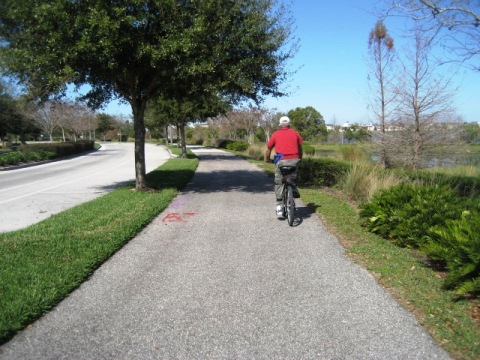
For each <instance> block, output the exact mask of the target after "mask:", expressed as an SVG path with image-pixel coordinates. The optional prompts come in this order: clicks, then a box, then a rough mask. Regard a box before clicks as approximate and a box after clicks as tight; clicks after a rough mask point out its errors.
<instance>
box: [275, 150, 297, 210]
mask: <svg viewBox="0 0 480 360" xmlns="http://www.w3.org/2000/svg"><path fill="white" fill-rule="evenodd" d="M299 162H300V159H288V160H280V161H279V162H278V163H277V164H276V165H275V186H274V188H275V196H276V198H277V204H281V203H282V194H283V186H284V185H283V184H282V177H283V175H282V173H281V172H280V166H281V165H288V166H298V163H299ZM290 179H291V180H292V181H293V182H295V180H296V179H297V171H294V172H293V173H292V174H290Z"/></svg>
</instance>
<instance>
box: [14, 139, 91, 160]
mask: <svg viewBox="0 0 480 360" xmlns="http://www.w3.org/2000/svg"><path fill="white" fill-rule="evenodd" d="M94 145H95V142H94V141H93V140H79V141H75V142H52V143H39V144H28V145H22V146H19V147H18V148H17V151H20V152H23V153H25V152H38V151H49V152H53V153H54V154H55V157H62V156H69V155H75V154H80V153H82V152H85V151H90V150H93V149H94Z"/></svg>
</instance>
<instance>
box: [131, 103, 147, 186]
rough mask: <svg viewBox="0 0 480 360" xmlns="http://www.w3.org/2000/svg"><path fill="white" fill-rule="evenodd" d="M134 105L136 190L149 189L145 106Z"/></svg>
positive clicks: (142, 104)
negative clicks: (146, 163) (146, 176)
mask: <svg viewBox="0 0 480 360" xmlns="http://www.w3.org/2000/svg"><path fill="white" fill-rule="evenodd" d="M131 105H132V112H133V130H134V133H135V190H137V191H145V190H147V189H148V187H147V180H146V178H145V175H146V167H145V121H144V120H145V119H144V115H145V104H144V102H142V101H138V102H136V103H134V104H131Z"/></svg>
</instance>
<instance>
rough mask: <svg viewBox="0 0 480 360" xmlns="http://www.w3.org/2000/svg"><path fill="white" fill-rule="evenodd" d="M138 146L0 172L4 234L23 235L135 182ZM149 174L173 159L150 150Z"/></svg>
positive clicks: (106, 147)
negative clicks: (29, 228) (23, 231)
mask: <svg viewBox="0 0 480 360" xmlns="http://www.w3.org/2000/svg"><path fill="white" fill-rule="evenodd" d="M133 147H134V145H133V143H110V142H106V143H103V144H102V147H101V148H100V149H99V150H97V151H94V152H90V153H87V154H84V155H81V156H74V157H71V158H68V159H63V160H60V161H53V162H48V163H45V164H41V165H35V166H29V167H25V168H22V167H19V168H14V169H12V170H6V171H0V232H5V231H12V230H18V229H22V228H24V227H26V226H29V225H32V224H35V223H37V222H39V221H41V220H44V219H46V218H48V217H49V216H51V215H53V214H56V213H59V212H61V211H64V210H66V209H68V208H71V207H73V206H75V205H78V204H81V203H83V202H86V201H90V200H92V199H94V198H96V197H98V196H101V195H104V194H105V193H107V192H108V191H111V190H113V189H115V188H116V187H118V186H119V185H123V184H126V183H128V182H131V181H134V180H135V160H134V150H133ZM145 158H146V168H147V172H149V171H151V170H153V169H155V168H157V167H158V166H160V165H161V164H163V163H164V162H165V161H167V160H168V159H169V158H170V153H169V151H168V150H167V149H166V148H165V147H162V146H155V145H152V144H146V146H145Z"/></svg>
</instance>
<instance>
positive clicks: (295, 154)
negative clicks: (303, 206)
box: [264, 116, 303, 218]
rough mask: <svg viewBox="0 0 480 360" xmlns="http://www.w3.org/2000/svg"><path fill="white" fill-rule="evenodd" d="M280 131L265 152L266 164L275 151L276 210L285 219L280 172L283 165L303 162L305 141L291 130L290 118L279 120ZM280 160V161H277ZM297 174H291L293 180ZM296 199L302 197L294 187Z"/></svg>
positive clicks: (270, 141)
mask: <svg viewBox="0 0 480 360" xmlns="http://www.w3.org/2000/svg"><path fill="white" fill-rule="evenodd" d="M278 125H279V129H278V130H277V131H275V132H274V133H273V134H272V136H271V137H270V139H269V140H268V142H267V149H266V151H265V158H264V160H265V161H266V162H270V161H271V160H270V155H271V152H272V150H273V149H275V154H276V155H275V157H276V161H275V181H274V182H275V187H274V188H275V196H276V198H277V202H276V207H275V210H276V212H277V217H279V218H281V217H283V206H282V191H283V185H282V173H281V172H280V166H281V165H288V166H295V167H296V166H297V165H298V163H299V162H300V160H302V156H303V150H302V144H303V139H302V137H301V136H300V134H299V133H298V132H296V131H295V130H293V129H291V128H290V118H289V117H288V116H282V117H281V118H280V120H279V123H278ZM278 158H279V160H277V159H278ZM296 177H297V172H296V171H295V172H294V173H292V174H291V179H292V180H293V181H295V179H296ZM293 188H294V197H296V198H298V197H300V194H299V193H298V189H297V187H296V186H295V185H294V187H293Z"/></svg>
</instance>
